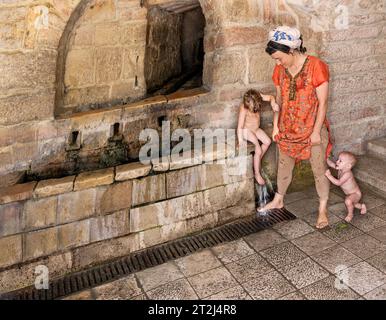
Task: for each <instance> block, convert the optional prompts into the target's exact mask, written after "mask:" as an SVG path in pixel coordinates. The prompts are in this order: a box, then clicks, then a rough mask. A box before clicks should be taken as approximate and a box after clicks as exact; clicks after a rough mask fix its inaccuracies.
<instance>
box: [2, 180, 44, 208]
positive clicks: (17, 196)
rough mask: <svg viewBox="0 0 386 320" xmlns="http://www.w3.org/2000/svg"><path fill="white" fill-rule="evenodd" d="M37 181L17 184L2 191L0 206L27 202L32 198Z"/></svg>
mask: <svg viewBox="0 0 386 320" xmlns="http://www.w3.org/2000/svg"><path fill="white" fill-rule="evenodd" d="M36 183H37V182H36V181H33V182H28V183H24V184H16V185H14V186H11V187H6V188H1V189H0V204H5V203H9V202H15V201H22V200H27V199H30V198H31V197H32V192H33V190H34V188H35V186H36Z"/></svg>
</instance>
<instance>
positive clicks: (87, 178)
mask: <svg viewBox="0 0 386 320" xmlns="http://www.w3.org/2000/svg"><path fill="white" fill-rule="evenodd" d="M113 182H114V168H108V169H102V170H96V171H91V172H84V173H81V174H79V175H78V176H77V177H76V178H75V185H74V190H75V191H78V190H83V189H89V188H93V187H97V186H102V185H106V184H112V183H113Z"/></svg>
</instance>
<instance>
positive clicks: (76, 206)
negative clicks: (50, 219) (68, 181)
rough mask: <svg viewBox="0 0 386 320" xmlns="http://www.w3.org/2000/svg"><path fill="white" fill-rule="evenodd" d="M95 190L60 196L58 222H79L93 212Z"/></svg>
mask: <svg viewBox="0 0 386 320" xmlns="http://www.w3.org/2000/svg"><path fill="white" fill-rule="evenodd" d="M95 199H96V190H95V189H88V190H83V191H78V192H70V193H65V194H62V195H60V196H59V197H58V222H59V223H67V222H72V221H77V220H81V219H83V218H87V217H89V216H91V215H93V214H94V212H95Z"/></svg>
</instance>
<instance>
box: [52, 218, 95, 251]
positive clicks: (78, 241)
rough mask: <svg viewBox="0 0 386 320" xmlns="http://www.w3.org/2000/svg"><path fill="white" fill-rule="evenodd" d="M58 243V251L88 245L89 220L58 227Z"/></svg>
mask: <svg viewBox="0 0 386 320" xmlns="http://www.w3.org/2000/svg"><path fill="white" fill-rule="evenodd" d="M58 242H59V249H60V250H63V249H68V248H73V247H80V246H82V245H85V244H88V243H89V242H90V219H87V220H82V221H76V222H73V223H69V224H65V225H63V226H60V227H59V228H58Z"/></svg>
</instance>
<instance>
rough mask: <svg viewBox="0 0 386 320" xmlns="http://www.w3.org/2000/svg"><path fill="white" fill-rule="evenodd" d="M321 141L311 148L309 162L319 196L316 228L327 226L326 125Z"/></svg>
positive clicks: (328, 183)
mask: <svg viewBox="0 0 386 320" xmlns="http://www.w3.org/2000/svg"><path fill="white" fill-rule="evenodd" d="M321 139H322V143H321V144H320V145H317V146H313V147H312V148H311V158H310V163H311V167H312V172H313V174H314V178H315V187H316V191H317V193H318V196H319V216H318V221H317V223H316V228H318V229H323V228H325V227H327V226H328V211H327V204H328V198H329V195H330V180H328V178H327V177H326V176H325V172H326V170H327V162H326V159H325V156H326V149H327V144H328V131H327V128H326V127H323V128H322V131H321Z"/></svg>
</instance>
